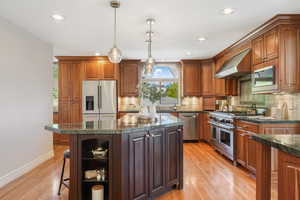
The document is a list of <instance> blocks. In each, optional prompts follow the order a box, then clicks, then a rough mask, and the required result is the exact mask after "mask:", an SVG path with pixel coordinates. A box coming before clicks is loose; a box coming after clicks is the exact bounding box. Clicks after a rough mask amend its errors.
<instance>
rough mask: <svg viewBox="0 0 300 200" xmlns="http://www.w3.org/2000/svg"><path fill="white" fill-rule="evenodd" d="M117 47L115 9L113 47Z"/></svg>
mask: <svg viewBox="0 0 300 200" xmlns="http://www.w3.org/2000/svg"><path fill="white" fill-rule="evenodd" d="M116 46H117V8H115V24H114V47H116Z"/></svg>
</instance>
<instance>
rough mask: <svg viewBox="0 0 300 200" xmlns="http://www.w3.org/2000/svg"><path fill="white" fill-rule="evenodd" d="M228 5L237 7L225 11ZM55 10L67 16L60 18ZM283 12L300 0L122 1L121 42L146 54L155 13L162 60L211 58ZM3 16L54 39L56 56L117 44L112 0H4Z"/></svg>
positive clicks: (134, 53)
mask: <svg viewBox="0 0 300 200" xmlns="http://www.w3.org/2000/svg"><path fill="white" fill-rule="evenodd" d="M226 7H232V8H234V9H235V10H236V12H235V13H234V14H233V15H228V16H225V15H223V14H222V13H221V10H222V9H223V8H226ZM53 13H59V14H62V15H64V16H65V20H64V21H63V22H60V23H57V22H54V21H53V20H52V18H51V17H50V16H51V15H52V14H53ZM279 13H300V0H121V7H120V9H118V46H119V47H120V48H121V50H122V52H123V55H124V57H126V58H145V57H146V56H147V48H146V43H145V38H146V36H145V32H146V30H147V28H148V26H147V25H146V23H145V21H146V18H147V17H154V18H155V19H156V23H155V24H154V27H153V29H154V32H155V36H154V42H153V56H154V57H155V58H156V59H160V60H178V59H182V58H208V57H211V56H214V55H215V54H217V53H218V52H220V51H221V50H223V49H224V48H226V47H228V46H229V45H230V44H232V43H233V42H235V41H237V40H238V39H240V38H241V37H242V36H243V35H245V34H247V33H248V32H249V31H251V30H252V29H254V28H256V27H257V26H259V25H261V24H262V23H264V22H265V21H267V20H268V19H270V18H271V17H273V16H274V15H276V14H279ZM0 16H2V17H4V18H6V19H8V20H10V21H11V22H12V23H14V24H17V25H19V26H21V27H23V28H24V29H26V30H27V31H29V32H32V33H33V34H35V35H36V36H38V37H39V38H41V39H42V40H45V41H47V42H49V43H51V44H53V46H54V55H93V54H94V53H95V52H96V51H98V52H100V53H101V54H102V55H106V52H108V50H109V49H110V48H111V47H112V40H113V9H112V8H111V7H110V6H109V0H0ZM198 37H205V38H206V39H207V40H206V41H204V42H199V41H197V38H198ZM187 51H189V52H191V55H187V53H186V52H187Z"/></svg>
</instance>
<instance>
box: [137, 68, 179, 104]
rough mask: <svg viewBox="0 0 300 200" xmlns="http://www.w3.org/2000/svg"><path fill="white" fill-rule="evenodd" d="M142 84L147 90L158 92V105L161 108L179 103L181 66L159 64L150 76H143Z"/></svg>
mask: <svg viewBox="0 0 300 200" xmlns="http://www.w3.org/2000/svg"><path fill="white" fill-rule="evenodd" d="M141 82H142V84H144V85H145V86H146V87H147V88H149V89H153V90H158V91H160V92H159V94H160V95H159V97H158V99H159V100H158V103H159V105H161V106H168V105H174V104H178V103H179V99H180V98H179V97H180V64H179V63H159V64H157V65H155V66H154V68H153V73H152V75H150V76H143V77H142V79H141Z"/></svg>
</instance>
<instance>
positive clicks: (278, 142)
mask: <svg viewBox="0 0 300 200" xmlns="http://www.w3.org/2000/svg"><path fill="white" fill-rule="evenodd" d="M252 139H253V140H255V141H257V142H260V143H263V144H265V145H269V146H271V147H274V148H276V149H279V150H281V151H284V152H286V153H288V154H291V155H294V156H297V157H300V134H299V135H298V134H293V135H262V134H257V135H253V136H252Z"/></svg>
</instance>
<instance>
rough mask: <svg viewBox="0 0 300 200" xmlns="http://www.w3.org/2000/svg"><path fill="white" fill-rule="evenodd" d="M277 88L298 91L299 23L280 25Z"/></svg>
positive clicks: (299, 77)
mask: <svg viewBox="0 0 300 200" xmlns="http://www.w3.org/2000/svg"><path fill="white" fill-rule="evenodd" d="M279 79H280V82H279V88H280V91H283V92H299V91H300V25H282V26H281V27H280V58H279Z"/></svg>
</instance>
